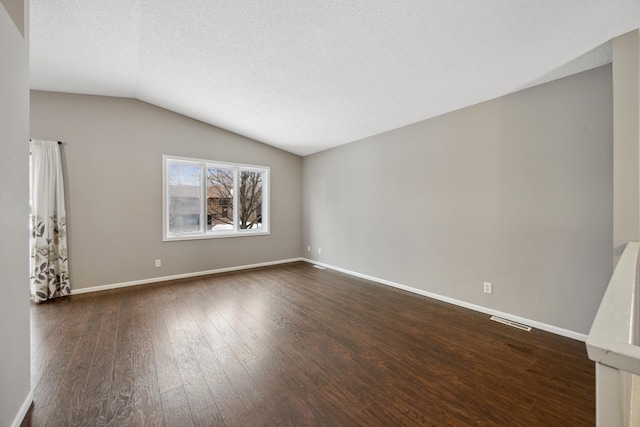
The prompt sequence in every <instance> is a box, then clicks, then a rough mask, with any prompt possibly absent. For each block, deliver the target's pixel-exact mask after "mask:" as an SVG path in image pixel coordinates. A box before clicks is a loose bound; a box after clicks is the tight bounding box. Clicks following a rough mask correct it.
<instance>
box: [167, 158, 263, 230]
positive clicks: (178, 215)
mask: <svg viewBox="0 0 640 427" xmlns="http://www.w3.org/2000/svg"><path fill="white" fill-rule="evenodd" d="M163 163H164V164H163V167H164V168H163V175H164V176H163V208H164V214H163V240H165V241H166V240H185V239H206V238H214V237H237V236H250V235H260V234H268V233H269V215H268V212H269V210H268V206H269V168H268V167H263V166H250V165H239V164H232V163H222V162H214V161H209V160H199V159H187V158H182V157H172V156H163Z"/></svg>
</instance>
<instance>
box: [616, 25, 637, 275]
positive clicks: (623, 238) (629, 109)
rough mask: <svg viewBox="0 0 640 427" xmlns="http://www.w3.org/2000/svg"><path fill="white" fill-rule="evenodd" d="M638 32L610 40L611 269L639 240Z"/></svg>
mask: <svg viewBox="0 0 640 427" xmlns="http://www.w3.org/2000/svg"><path fill="white" fill-rule="evenodd" d="M638 100H640V31H639V30H635V31H631V32H629V33H627V34H623V35H622V36H620V37H616V38H615V39H613V117H614V120H613V146H614V149H613V153H614V157H613V248H614V265H615V264H617V263H618V259H619V258H620V255H622V251H623V250H624V248H625V247H626V244H627V242H628V241H630V240H634V241H638V240H640V199H639V197H640V169H639V163H638V159H640V150H639V148H640V147H639V144H640V103H639V102H638Z"/></svg>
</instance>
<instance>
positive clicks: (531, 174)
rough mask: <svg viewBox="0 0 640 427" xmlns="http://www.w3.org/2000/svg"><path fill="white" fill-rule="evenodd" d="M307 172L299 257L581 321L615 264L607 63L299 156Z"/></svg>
mask: <svg viewBox="0 0 640 427" xmlns="http://www.w3.org/2000/svg"><path fill="white" fill-rule="evenodd" d="M303 171H304V184H303V223H304V232H303V239H304V240H303V248H304V253H305V256H306V257H309V258H312V259H314V260H317V261H320V262H324V263H327V264H330V265H333V266H337V267H341V268H344V269H347V270H351V271H355V272H358V273H362V274H366V275H370V276H374V277H378V278H381V279H385V280H390V281H393V282H396V283H399V284H402V285H405V286H410V287H413V288H417V289H420V290H423V291H428V292H432V293H435V294H438V295H442V296H444V297H449V298H454V299H457V300H460V301H463V302H466V303H470V304H476V305H479V306H483V307H486V308H490V309H494V310H498V311H502V312H505V313H509V314H512V315H516V316H521V317H524V318H527V319H531V320H535V321H537V322H542V323H546V324H548V325H552V326H554V327H559V328H563V329H567V330H569V331H574V332H577V333H582V334H585V333H587V332H588V330H589V328H590V326H591V322H592V320H593V316H594V315H595V311H596V309H597V307H598V304H599V302H600V299H601V297H602V294H603V292H604V289H605V287H606V284H607V282H608V280H609V276H610V275H611V272H612V262H611V259H612V245H611V242H612V235H613V225H612V222H613V218H612V216H613V213H612V205H613V200H612V197H613V196H612V174H613V171H612V87H611V67H610V66H605V67H602V68H598V69H595V70H591V71H588V72H585V73H581V74H578V75H575V76H572V77H568V78H565V79H561V80H557V81H555V82H551V83H547V84H544V85H541V86H538V87H534V88H531V89H528V90H525V91H522V92H518V93H515V94H511V95H509V96H505V97H502V98H498V99H495V100H492V101H489V102H485V103H483V104H479V105H476V106H472V107H469V108H465V109H463V110H459V111H456V112H452V113H450V114H446V115H444V116H440V117H437V118H434V119H431V120H427V121H424V122H420V123H417V124H413V125H410V126H407V127H404V128H401V129H397V130H394V131H391V132H388V133H385V134H381V135H378V136H375V137H371V138H367V139H365V140H363V141H359V142H356V143H352V144H348V145H345V146H342V147H338V148H335V149H332V150H328V151H325V152H321V153H317V154H315V155H311V156H308V157H305V158H304V165H303ZM307 245H311V246H312V251H311V252H306V247H307ZM318 248H321V249H322V254H318ZM483 281H488V282H492V283H493V286H494V294H493V295H486V294H483V292H482V283H483Z"/></svg>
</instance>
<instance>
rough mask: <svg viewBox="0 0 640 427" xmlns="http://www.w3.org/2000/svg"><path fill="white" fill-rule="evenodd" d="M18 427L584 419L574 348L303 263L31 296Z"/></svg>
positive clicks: (585, 385) (585, 382)
mask: <svg viewBox="0 0 640 427" xmlns="http://www.w3.org/2000/svg"><path fill="white" fill-rule="evenodd" d="M31 316H32V386H33V390H34V395H35V402H34V405H33V406H32V408H31V409H30V411H29V413H28V415H27V417H26V419H25V421H24V422H23V424H22V425H23V426H167V427H170V426H403V425H406V426H420V425H425V426H472V425H473V426H592V425H595V388H594V387H595V378H594V366H593V363H592V362H591V361H589V360H588V358H587V355H586V351H585V347H584V343H582V342H578V341H574V340H571V339H568V338H563V337H559V336H556V335H553V334H550V333H547V332H542V331H538V330H533V331H532V332H524V331H520V330H518V329H514V328H510V327H508V326H505V325H501V324H498V323H496V322H492V321H490V320H489V316H487V315H483V314H480V313H476V312H473V311H470V310H466V309H463V308H459V307H456V306H452V305H448V304H445V303H442V302H438V301H434V300H431V299H428V298H425V297H421V296H418V295H415V294H411V293H407V292H403V291H400V290H396V289H393V288H389V287H386V286H383V285H379V284H375V283H372V282H368V281H365V280H362V279H358V278H354V277H350V276H347V275H343V274H340V273H337V272H334V271H331V270H319V269H316V268H313V267H312V266H311V265H309V264H306V263H295V264H288V265H284V266H278V267H272V268H265V269H259V270H250V271H245V272H238V273H229V274H221V275H214V276H207V277H200V278H194V279H185V280H180V281H173V282H166V283H161V284H156V285H142V286H138V287H132V288H127V289H120V290H112V291H105V292H97V293H92V294H83V295H76V296H71V297H67V298H60V299H57V300H54V301H51V302H48V303H46V304H40V305H32V312H31Z"/></svg>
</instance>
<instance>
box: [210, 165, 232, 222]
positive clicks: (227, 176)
mask: <svg viewBox="0 0 640 427" xmlns="http://www.w3.org/2000/svg"><path fill="white" fill-rule="evenodd" d="M207 230H209V231H231V230H233V169H229V168H216V167H209V168H207Z"/></svg>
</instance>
